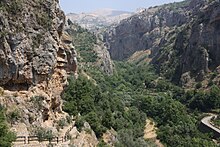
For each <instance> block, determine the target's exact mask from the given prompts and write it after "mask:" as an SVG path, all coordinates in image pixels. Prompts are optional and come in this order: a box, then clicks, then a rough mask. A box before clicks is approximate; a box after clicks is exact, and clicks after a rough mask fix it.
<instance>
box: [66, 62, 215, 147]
mask: <svg viewBox="0 0 220 147" xmlns="http://www.w3.org/2000/svg"><path fill="white" fill-rule="evenodd" d="M115 67H116V73H115V74H114V75H113V76H106V75H105V74H103V73H102V72H101V71H100V70H98V69H96V68H94V67H87V68H86V67H84V68H85V69H84V70H86V72H87V73H88V74H89V76H90V77H92V79H93V80H88V79H87V78H85V77H83V76H80V77H79V78H78V79H77V80H76V79H74V78H70V79H69V83H70V84H69V86H68V88H67V89H66V91H65V93H64V95H63V98H64V100H65V101H66V102H65V103H64V110H65V111H66V112H68V113H69V114H71V115H77V114H78V113H80V114H81V117H79V118H78V120H77V123H76V124H77V126H78V127H79V128H80V127H82V125H83V122H85V121H87V122H89V123H90V125H91V127H92V129H93V130H94V131H95V133H96V134H97V136H98V137H101V136H102V134H103V133H104V132H105V131H106V130H107V129H110V128H113V129H115V130H116V131H117V132H118V136H117V138H118V141H119V142H118V143H116V146H144V145H146V144H151V143H150V142H149V141H144V140H143V131H144V125H145V124H144V123H145V120H146V118H147V117H149V118H152V119H153V120H154V121H155V122H156V124H157V127H158V128H159V129H158V132H157V134H158V138H159V139H160V140H161V141H162V142H163V143H164V144H165V145H167V146H189V147H190V146H215V144H214V143H213V142H212V141H211V139H210V136H208V135H207V134H203V133H201V132H200V131H199V130H198V122H199V119H198V116H199V115H198V114H197V113H194V112H193V110H194V107H195V106H194V107H193V103H194V102H193V101H196V99H197V97H198V98H200V97H199V96H197V93H199V92H196V93H193V94H191V93H190V94H189V92H184V90H183V89H181V88H180V87H177V86H175V85H173V84H171V83H170V82H168V81H166V80H164V79H163V78H161V77H159V76H157V75H156V74H155V72H154V70H153V69H152V67H150V66H149V65H139V66H134V65H132V64H128V63H125V62H119V63H115ZM205 95H206V96H209V97H206V99H210V97H212V100H211V101H212V102H213V105H212V106H207V107H210V109H211V108H215V107H218V102H219V100H218V98H219V97H218V95H219V90H218V89H217V87H213V88H212V89H211V91H210V92H208V93H206V94H205ZM189 97H190V98H189ZM195 103H196V104H199V103H198V102H195ZM184 104H186V105H184ZM187 106H189V107H187ZM204 106H205V107H206V105H204ZM202 107H203V105H201V108H202ZM190 108H193V109H190ZM196 108H198V109H199V108H200V105H199V106H196ZM201 110H203V109H201ZM151 145H152V144H151Z"/></svg>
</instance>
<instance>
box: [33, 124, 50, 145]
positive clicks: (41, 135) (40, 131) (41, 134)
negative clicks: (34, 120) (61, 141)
mask: <svg viewBox="0 0 220 147" xmlns="http://www.w3.org/2000/svg"><path fill="white" fill-rule="evenodd" d="M34 134H35V135H36V136H37V137H38V141H39V142H42V141H44V140H49V141H50V142H51V140H52V139H53V137H54V134H53V132H52V130H47V129H45V128H43V127H37V128H36V129H35V130H34Z"/></svg>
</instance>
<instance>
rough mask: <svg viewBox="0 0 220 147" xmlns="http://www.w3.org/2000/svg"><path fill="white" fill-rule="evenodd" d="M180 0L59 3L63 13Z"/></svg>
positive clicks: (73, 0) (66, 0)
mask: <svg viewBox="0 0 220 147" xmlns="http://www.w3.org/2000/svg"><path fill="white" fill-rule="evenodd" d="M178 1H182V0H60V5H61V8H62V10H64V11H65V13H70V12H74V13H81V12H91V11H94V10H97V9H102V8H111V9H116V10H125V11H135V10H136V9H137V8H140V7H141V8H147V7H150V6H155V5H161V4H164V3H170V2H178Z"/></svg>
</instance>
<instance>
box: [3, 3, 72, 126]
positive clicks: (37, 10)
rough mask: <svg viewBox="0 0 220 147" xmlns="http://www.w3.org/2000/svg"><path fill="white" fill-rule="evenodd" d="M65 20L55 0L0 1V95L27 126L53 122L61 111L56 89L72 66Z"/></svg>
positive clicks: (49, 124)
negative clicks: (15, 110) (2, 90)
mask: <svg viewBox="0 0 220 147" xmlns="http://www.w3.org/2000/svg"><path fill="white" fill-rule="evenodd" d="M64 23H65V15H64V13H63V11H61V10H60V7H59V3H58V0H1V2H0V67H1V68H0V86H1V87H3V88H4V90H5V92H4V94H2V95H1V97H0V101H1V104H2V105H4V106H6V107H7V108H9V110H10V109H11V108H12V109H17V110H18V111H19V113H20V114H21V118H20V119H21V121H22V122H24V123H25V124H26V125H27V126H28V125H38V126H39V125H42V126H53V120H56V119H59V118H60V117H61V116H62V115H63V112H62V110H61V103H62V101H61V98H60V95H61V93H62V91H63V87H64V86H65V85H66V84H67V71H69V72H73V73H75V72H76V60H75V59H76V53H75V51H74V47H73V46H72V45H71V38H70V37H69V36H68V35H67V34H66V33H64V32H63V27H64ZM67 68H68V70H67ZM12 109H11V110H12Z"/></svg>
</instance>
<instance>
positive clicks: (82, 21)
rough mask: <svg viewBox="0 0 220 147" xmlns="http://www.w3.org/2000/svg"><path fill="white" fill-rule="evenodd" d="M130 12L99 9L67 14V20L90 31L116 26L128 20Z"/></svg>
mask: <svg viewBox="0 0 220 147" xmlns="http://www.w3.org/2000/svg"><path fill="white" fill-rule="evenodd" d="M132 14H133V13H132V12H127V11H119V10H114V9H100V10H96V11H93V12H90V13H81V14H76V13H69V14H67V19H70V20H71V21H72V22H75V23H78V24H79V25H80V26H81V27H83V28H86V29H88V30H91V31H96V30H98V29H100V28H104V27H108V26H110V25H113V24H118V23H119V22H120V21H121V20H123V19H125V18H128V17H130V16H131V15H132Z"/></svg>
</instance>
